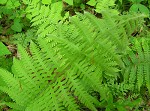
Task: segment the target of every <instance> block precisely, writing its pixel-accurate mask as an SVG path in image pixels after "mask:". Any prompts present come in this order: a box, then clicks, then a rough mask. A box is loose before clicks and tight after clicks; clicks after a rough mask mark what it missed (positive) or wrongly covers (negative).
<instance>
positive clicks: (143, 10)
mask: <svg viewBox="0 0 150 111" xmlns="http://www.w3.org/2000/svg"><path fill="white" fill-rule="evenodd" d="M139 11H140V12H141V13H144V14H146V15H149V10H148V8H147V7H146V6H144V5H142V4H139Z"/></svg>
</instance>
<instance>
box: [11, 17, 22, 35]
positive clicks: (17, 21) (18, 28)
mask: <svg viewBox="0 0 150 111" xmlns="http://www.w3.org/2000/svg"><path fill="white" fill-rule="evenodd" d="M11 29H12V30H14V31H16V32H21V31H22V23H20V19H14V24H13V25H12V26H11Z"/></svg>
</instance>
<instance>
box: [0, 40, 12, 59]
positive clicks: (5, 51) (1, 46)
mask: <svg viewBox="0 0 150 111" xmlns="http://www.w3.org/2000/svg"><path fill="white" fill-rule="evenodd" d="M7 54H11V53H10V51H9V50H8V49H7V47H6V46H5V45H4V44H3V43H2V42H0V56H2V55H7Z"/></svg>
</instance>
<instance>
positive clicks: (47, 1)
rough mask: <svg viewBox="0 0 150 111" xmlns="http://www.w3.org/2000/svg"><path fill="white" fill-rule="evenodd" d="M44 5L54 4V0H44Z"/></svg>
mask: <svg viewBox="0 0 150 111" xmlns="http://www.w3.org/2000/svg"><path fill="white" fill-rule="evenodd" d="M42 3H43V4H51V3H52V0H42Z"/></svg>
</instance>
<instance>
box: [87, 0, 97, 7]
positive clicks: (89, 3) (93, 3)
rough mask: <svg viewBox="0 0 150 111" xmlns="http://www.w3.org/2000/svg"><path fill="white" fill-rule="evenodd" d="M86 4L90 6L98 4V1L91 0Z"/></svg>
mask: <svg viewBox="0 0 150 111" xmlns="http://www.w3.org/2000/svg"><path fill="white" fill-rule="evenodd" d="M86 4H88V5H90V6H95V5H96V1H95V0H90V1H88V2H87V3H86Z"/></svg>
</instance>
